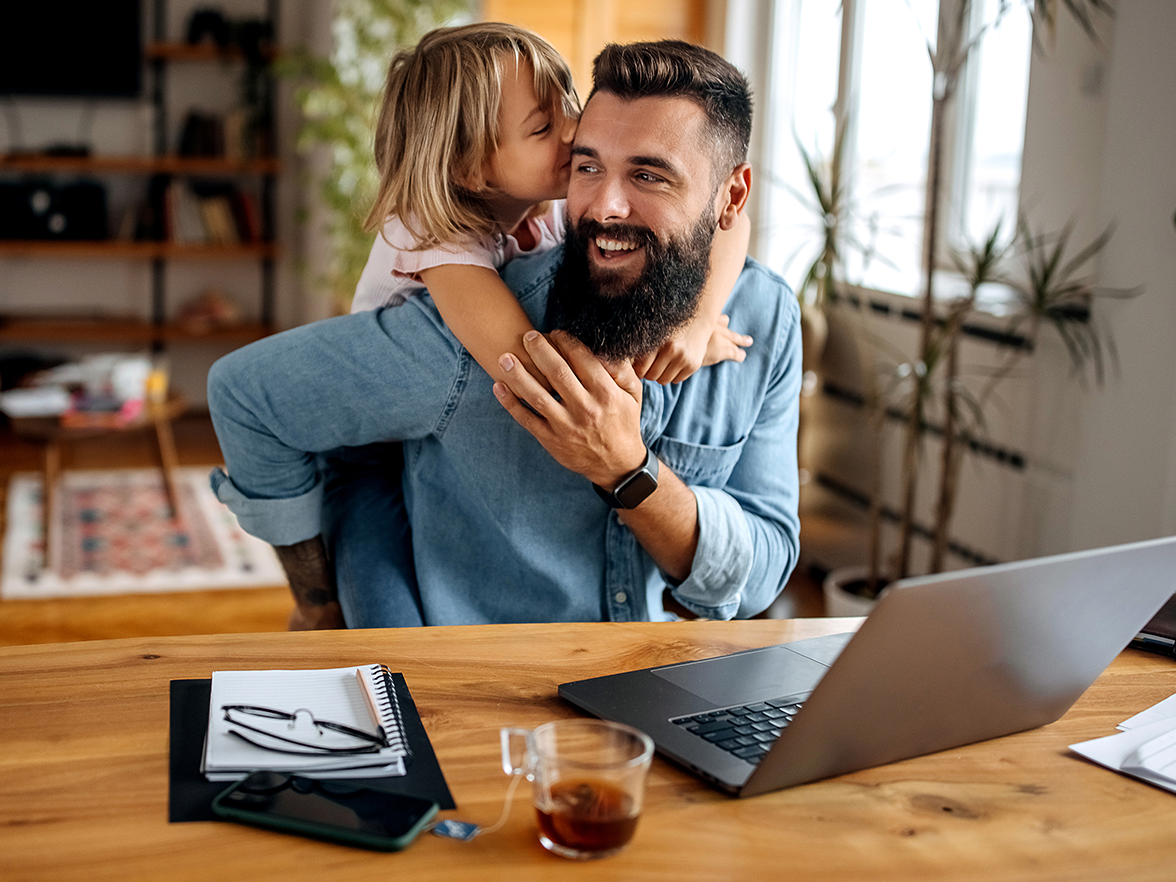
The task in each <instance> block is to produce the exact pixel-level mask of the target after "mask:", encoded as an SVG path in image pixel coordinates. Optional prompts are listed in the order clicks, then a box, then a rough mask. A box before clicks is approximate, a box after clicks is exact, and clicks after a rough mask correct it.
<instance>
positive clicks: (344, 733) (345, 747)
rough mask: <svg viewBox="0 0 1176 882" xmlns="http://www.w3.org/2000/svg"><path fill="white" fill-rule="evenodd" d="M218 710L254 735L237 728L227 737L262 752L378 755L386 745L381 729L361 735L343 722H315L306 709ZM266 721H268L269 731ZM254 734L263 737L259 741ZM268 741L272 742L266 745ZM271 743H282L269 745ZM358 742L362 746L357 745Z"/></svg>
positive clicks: (237, 707) (235, 706) (245, 707)
mask: <svg viewBox="0 0 1176 882" xmlns="http://www.w3.org/2000/svg"><path fill="white" fill-rule="evenodd" d="M221 710H222V711H224V714H225V717H224V718H225V720H227V721H228V722H229V723H231V724H232V725H234V726H239V727H240V728H242V729H248V730H249V731H250V732H253V733H255V734H254V737H250V736H248V735H245V734H244V733H242V732H239V731H237V730H236V729H230V730H229V734H230V735H236V736H237V737H238V738H241V739H242V740H244V741H248V742H249V743H250V744H252V745H253V746H254V747H260V748H262V749H263V750H272V751H276V752H278V753H292V754H297V755H300V756H319V755H323V754H329V755H332V756H354V755H359V754H365V753H378V752H379V751H380V750H381V749H382V748H385V747H388V746H389V745H388V739H387V737H386V736H385V735H384V729H383V727H378V728H377V730H376V732H374V733H372V732H364V731H363V730H362V729H355V728H353V727H351V726H345V725H343V724H342V723H333V722H331V721H330V720H318V719H315V716H314V714H312V713H311V712H310V711H308V710H307V709H306V708H299V709H298V710H296V711H294V712H293V713H287V712H286V711H280V710H274V709H273V708H270V707H258V706H257V705H252V704H225V705H222V706H221ZM266 721H269V722H270V725H269V727H268V728H267V727H266ZM283 724H284V725H283ZM275 730H276V731H275ZM257 735H261V736H264V738H262V739H260V740H259V739H257V737H256V736H257ZM292 736H294V737H292ZM348 739H350V740H348ZM267 740H269V741H270V742H271V743H266V742H267ZM274 741H276V742H281V743H279V744H275V743H272V742H274ZM357 741H358V742H361V743H359V744H357V743H356V742H357ZM285 745H294V746H295V747H298V748H302V749H301V750H295V749H292V748H290V747H286V746H285Z"/></svg>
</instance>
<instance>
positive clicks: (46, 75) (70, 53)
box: [0, 0, 143, 98]
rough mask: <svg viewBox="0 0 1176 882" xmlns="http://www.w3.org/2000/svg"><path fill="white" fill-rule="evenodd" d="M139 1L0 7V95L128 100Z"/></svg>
mask: <svg viewBox="0 0 1176 882" xmlns="http://www.w3.org/2000/svg"><path fill="white" fill-rule="evenodd" d="M140 7H141V0H21V2H6V3H4V4H3V7H2V8H0V96H43V97H72V98H85V97H92V98H135V97H138V96H139V94H140V93H141V92H142V87H143V85H142V82H143V18H142V10H141V8H140Z"/></svg>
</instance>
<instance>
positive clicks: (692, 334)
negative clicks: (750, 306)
mask: <svg viewBox="0 0 1176 882" xmlns="http://www.w3.org/2000/svg"><path fill="white" fill-rule="evenodd" d="M750 239H751V221H750V220H749V219H748V217H747V214H746V213H745V212H740V213H739V217H738V219H737V221H736V222H735V224H734V225H733V226H732V227H731V229H729V230H725V229H722V228H721V227H720V228H719V230H718V231H717V232H716V233H715V239H714V245H713V246H712V248H711V259H710V274H709V275H708V276H707V280H706V285H705V286H704V287H703V289H702V294H701V296H700V298H699V302H698V312H697V314H696V315H695V316H694V319H693V320H692V321H691V322H690V324H688V325H687V326H686V327H685V328H683V329H682V330H681V331H680V332H679V333H678V334H677V335H676V336H675V337H674V338H673V339H672V340H670V341H669V342H668V343H666V344H665V345H664V346H662V347H661V348H660V349H659V350H657V351H656V352H651V353H649V354H648V355H646V356H644V357H642V358H639V359H636V360H635V361H634V362H633V369H634V370H635V371H636V372H637V376H639V377H643V378H644V379H646V380H653V381H654V382H656V383H662V384H665V383H680V382H682V381H683V380H685V379H686V378H687V377H689V376H690V375H691V374H693V373H694V372H695V371H697V370H698V369H699V368H700V367H705V366H707V365H712V364H718V363H719V362H720V361H743V359H744V357H745V355H744V352H743V348H742V347H744V346H750V345H751V344H752V339H751V337H748V336H747V335H746V334H738V333H735V332H734V331H732V330H730V329H729V328H728V327H727V317H726V316H725V315H723V314H722V313H723V306H724V305H726V303H727V298H728V297H730V296H731V289H732V288H734V287H735V282H736V281H738V279H739V274H740V273H741V272H743V262H744V261H745V260H746V259H747V244H748V242H749V241H750Z"/></svg>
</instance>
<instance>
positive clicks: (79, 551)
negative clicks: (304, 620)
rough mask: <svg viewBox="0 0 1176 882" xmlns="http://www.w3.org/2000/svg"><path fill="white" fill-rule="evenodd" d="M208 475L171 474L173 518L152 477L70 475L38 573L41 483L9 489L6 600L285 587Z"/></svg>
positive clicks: (29, 476) (36, 479)
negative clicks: (47, 563)
mask: <svg viewBox="0 0 1176 882" xmlns="http://www.w3.org/2000/svg"><path fill="white" fill-rule="evenodd" d="M209 470H210V467H204V466H201V467H196V468H182V469H177V470H176V473H175V479H176V492H177V495H178V496H179V509H180V512H179V517H177V518H172V517H170V513H169V510H168V505H167V497H166V495H165V493H164V488H163V479H162V476H161V475H160V473H159V470H158V469H119V470H114V471H73V470H70V471H66V472H64V473H63V474H62V478H61V483H60V486H59V487H58V491H57V492H58V497H57V506H56V515H57V517H56V520H57V523H56V524H54V525H53V527H52V529H51V530H50V534H51V537H52V541H53V548H52V549H50V553H49V560H50V562H51V564H52V566H51V568H48V569H46V568H45V567H44V565H43V561H44V555H45V547H44V541H43V536H42V535H41V533H42V530H41V476H40V475H39V474H36V473H24V472H22V473H20V474H17V475H14V476H13V477H12V481H11V483H10V484H9V488H8V521H7V531H6V534H5V536H4V558H3V580H2V581H0V597H3V598H5V599H16V598H22V599H24V598H41V597H71V596H88V595H101V594H132V593H155V592H164V591H191V590H201V589H212V588H252V587H259V586H263V585H283V584H285V581H286V579H285V576H284V575H283V573H282V569H281V565H280V564H279V563H278V560H277V558H276V557H275V555H274V552H273V549H271V548H270V547H269V546H268V545H267V544H265V543H264V542H261V541H260V540H258V539H254V538H253V537H252V536H250V535H248V534H246V533H245V532H243V531H242V530H241V528H240V527H239V526H237V519H236V518H235V517H234V516H233V514H232V513H231V512H230V511H229V510H228V509H227V508H225V507H224V506H223V505H221V503H220V502H219V501H217V499H216V497H214V496H213V495H212V491H211V490H210V489H209V487H208V472H209Z"/></svg>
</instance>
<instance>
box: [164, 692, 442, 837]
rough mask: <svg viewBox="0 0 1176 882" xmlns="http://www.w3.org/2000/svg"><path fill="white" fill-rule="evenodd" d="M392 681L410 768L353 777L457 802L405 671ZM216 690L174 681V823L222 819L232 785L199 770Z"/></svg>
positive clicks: (367, 783) (171, 750)
mask: <svg viewBox="0 0 1176 882" xmlns="http://www.w3.org/2000/svg"><path fill="white" fill-rule="evenodd" d="M392 683H393V685H394V686H395V687H396V696H397V698H398V699H399V702H400V714H401V720H402V722H403V724H404V734H405V737H406V739H407V741H408V745H409V749H410V750H411V751H412V753H411V756H410V757H409V758H408V759H407V762H406V769H407V774H405V775H403V776H402V777H396V778H362V779H361V778H356V779H350V780H351V781H352V783H354V784H355V785H356V786H360V787H367V788H370V789H372V790H382V791H384V792H386V793H400V794H406V795H409V796H422V797H424V798H426V799H431V800H433V801H434V802H436V803H437V805H438V806H439V807H440V808H442V809H453V808H456V807H457V806H456V804H455V803H454V801H453V796H452V795H451V794H450V792H449V785H448V784H446V783H445V776H444V775H443V774H442V772H441V766H440V765H439V764H438V762H437V756H436V754H434V753H433V745H432V744H431V743H430V742H429V736H428V734H427V733H426V732H425V726H424V724H423V723H422V722H421V717H420V714H419V713H418V712H417V709H416V704H414V703H413V700H412V696H411V695H410V694H409V691H408V684H406V683H405V682H404V675H403V674H396V673H394V674H392ZM211 694H212V680H172V681H171V718H170V722H169V730H170V735H171V737H170V742H169V760H168V811H167V819H168V820H169V821H171V822H172V823H177V822H180V821H214V820H218V819H217V818H216V816H215V815H213V813H212V800H213V797H215V796H216V795H217V794H218V793H220V792H221V791H222V790H224V789H225V788H226V787H228V786H229V784H228V782H225V781H209V780H207V779H206V778H205V777H204V775H203V774H201V772H200V759H201V756H202V754H203V753H204V734H205V732H207V731H208V702H209V698H210V696H211Z"/></svg>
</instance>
